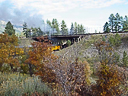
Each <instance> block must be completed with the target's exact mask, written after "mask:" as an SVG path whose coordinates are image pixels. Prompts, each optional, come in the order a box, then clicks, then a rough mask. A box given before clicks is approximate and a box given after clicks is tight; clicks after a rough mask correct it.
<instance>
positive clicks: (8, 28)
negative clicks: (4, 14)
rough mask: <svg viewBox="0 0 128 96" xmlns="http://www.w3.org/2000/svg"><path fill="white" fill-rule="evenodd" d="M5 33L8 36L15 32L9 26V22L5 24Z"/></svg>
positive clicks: (10, 25) (11, 26)
mask: <svg viewBox="0 0 128 96" xmlns="http://www.w3.org/2000/svg"><path fill="white" fill-rule="evenodd" d="M5 33H7V34H8V35H13V34H15V30H14V29H13V25H12V24H11V22H10V21H9V22H8V23H7V24H6V27H5Z"/></svg>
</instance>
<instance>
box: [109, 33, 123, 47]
mask: <svg viewBox="0 0 128 96" xmlns="http://www.w3.org/2000/svg"><path fill="white" fill-rule="evenodd" d="M109 43H110V45H111V46H114V47H118V46H120V44H121V37H120V35H119V34H118V33H116V35H114V36H110V37H109Z"/></svg>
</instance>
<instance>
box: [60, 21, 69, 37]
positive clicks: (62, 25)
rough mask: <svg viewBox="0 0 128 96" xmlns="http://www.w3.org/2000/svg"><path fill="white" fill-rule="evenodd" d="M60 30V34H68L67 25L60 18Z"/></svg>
mask: <svg viewBox="0 0 128 96" xmlns="http://www.w3.org/2000/svg"><path fill="white" fill-rule="evenodd" d="M61 32H62V35H68V30H67V26H66V24H65V21H64V20H62V23H61Z"/></svg>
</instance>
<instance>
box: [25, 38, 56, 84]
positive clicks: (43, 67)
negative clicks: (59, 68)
mask: <svg viewBox="0 0 128 96" xmlns="http://www.w3.org/2000/svg"><path fill="white" fill-rule="evenodd" d="M37 39H39V41H43V42H33V43H32V50H30V51H29V52H28V55H29V57H28V59H26V60H25V63H26V64H27V65H28V66H29V74H30V76H32V74H36V75H40V77H41V78H42V81H43V82H48V83H53V82H54V83H55V82H56V75H55V73H54V72H53V70H52V69H51V68H50V66H51V64H52V63H55V60H56V58H57V57H56V56H55V55H53V54H52V50H51V47H50V46H51V45H50V41H48V40H44V39H45V37H44V38H43V37H41V38H37Z"/></svg>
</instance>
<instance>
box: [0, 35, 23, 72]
mask: <svg viewBox="0 0 128 96" xmlns="http://www.w3.org/2000/svg"><path fill="white" fill-rule="evenodd" d="M17 45H18V38H17V37H16V36H15V35H12V36H8V34H0V69H1V68H2V65H3V64H4V63H6V64H8V65H9V66H10V67H11V69H12V71H14V66H15V71H16V67H19V61H18V58H17V57H16V52H17V51H18V50H19V49H18V48H16V46H17ZM20 50H21V49H20Z"/></svg>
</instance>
